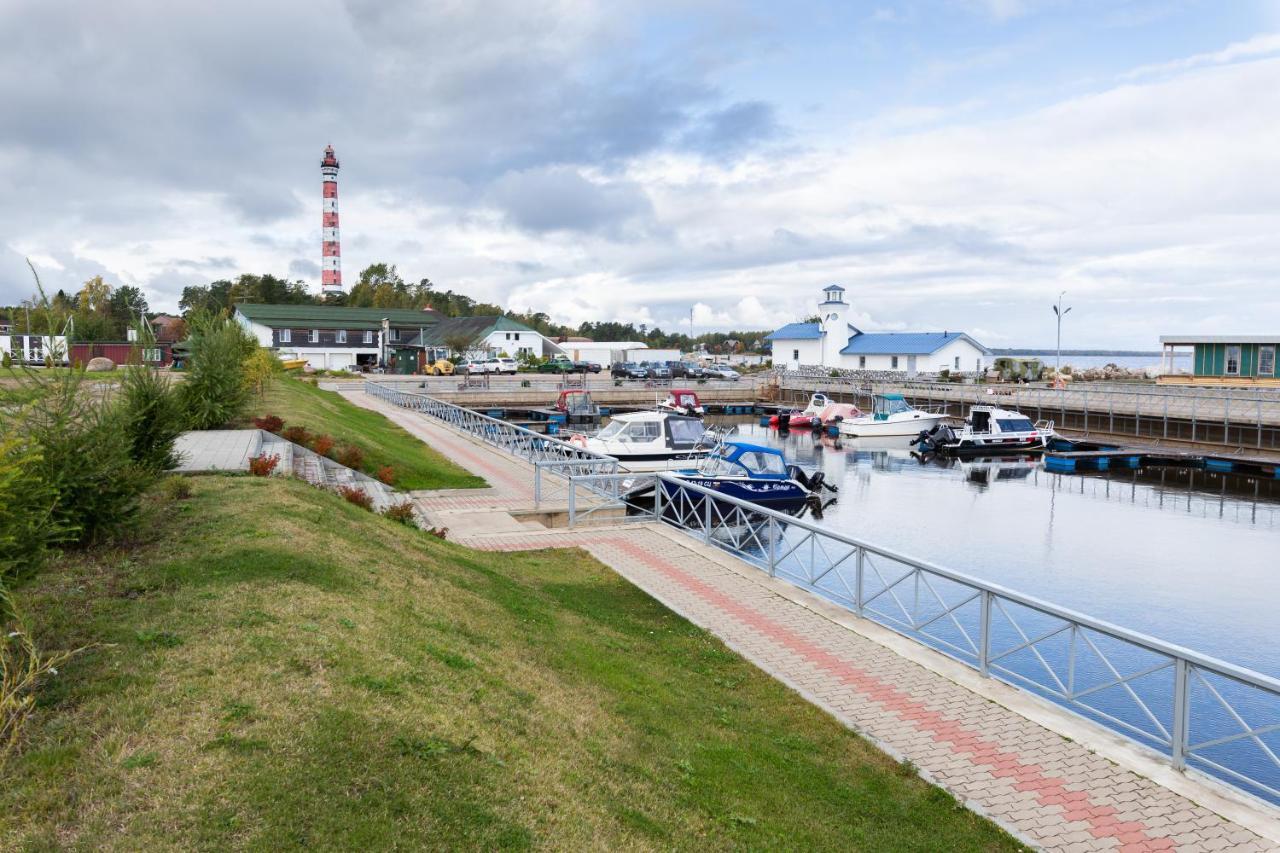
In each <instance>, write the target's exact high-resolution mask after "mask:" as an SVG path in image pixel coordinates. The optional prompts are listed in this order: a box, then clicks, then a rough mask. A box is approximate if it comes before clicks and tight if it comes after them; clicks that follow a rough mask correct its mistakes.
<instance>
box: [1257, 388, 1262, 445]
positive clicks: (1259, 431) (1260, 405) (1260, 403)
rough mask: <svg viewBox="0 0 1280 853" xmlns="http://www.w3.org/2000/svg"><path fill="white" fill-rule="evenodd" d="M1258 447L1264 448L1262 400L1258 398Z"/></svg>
mask: <svg viewBox="0 0 1280 853" xmlns="http://www.w3.org/2000/svg"><path fill="white" fill-rule="evenodd" d="M1258 447H1262V398H1261V397H1259V398H1258Z"/></svg>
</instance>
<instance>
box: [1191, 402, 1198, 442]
mask: <svg viewBox="0 0 1280 853" xmlns="http://www.w3.org/2000/svg"><path fill="white" fill-rule="evenodd" d="M1196 399H1197V397H1196V395H1195V394H1192V395H1191V440H1192V441H1195V440H1196Z"/></svg>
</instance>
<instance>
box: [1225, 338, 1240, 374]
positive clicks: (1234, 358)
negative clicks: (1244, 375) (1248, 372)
mask: <svg viewBox="0 0 1280 853" xmlns="http://www.w3.org/2000/svg"><path fill="white" fill-rule="evenodd" d="M1227 375H1228V376H1239V375H1240V347H1239V346H1238V345H1235V344H1232V345H1229V346H1228V347H1227Z"/></svg>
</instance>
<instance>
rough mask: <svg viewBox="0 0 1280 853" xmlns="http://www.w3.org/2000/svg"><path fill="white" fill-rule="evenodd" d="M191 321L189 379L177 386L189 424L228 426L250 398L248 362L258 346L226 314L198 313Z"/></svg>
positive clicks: (242, 410)
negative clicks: (246, 365) (246, 364)
mask: <svg viewBox="0 0 1280 853" xmlns="http://www.w3.org/2000/svg"><path fill="white" fill-rule="evenodd" d="M189 325H190V329H191V337H190V339H189V340H190V344H191V358H190V360H189V361H188V363H187V380H186V381H185V382H183V383H182V384H181V385H180V386H178V387H179V389H180V393H179V396H180V399H181V401H182V409H183V411H184V412H185V413H186V418H187V424H188V426H189V427H190V428H191V429H215V428H217V427H221V426H226V425H227V424H229V423H231V422H232V421H234V420H235V419H236V418H238V417H240V415H241V414H242V413H243V412H244V408H245V405H246V404H247V403H248V401H249V393H250V388H249V380H248V374H247V372H246V367H245V363H246V361H247V360H248V359H249V358H250V356H252V355H253V353H254V352H255V351H256V350H257V348H258V346H257V344H256V343H255V342H254V341H253V339H252V338H250V337H249V336H248V334H246V333H245V331H244V330H243V329H242V328H241V327H240V324H239V323H237V322H235V321H234V320H232V319H230V318H229V317H227V316H226V315H225V314H218V315H210V314H197V315H196V316H194V317H192V318H191V322H190V324H189Z"/></svg>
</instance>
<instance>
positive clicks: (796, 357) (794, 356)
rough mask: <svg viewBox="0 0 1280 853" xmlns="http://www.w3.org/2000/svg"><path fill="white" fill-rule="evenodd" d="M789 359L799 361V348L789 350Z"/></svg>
mask: <svg viewBox="0 0 1280 853" xmlns="http://www.w3.org/2000/svg"><path fill="white" fill-rule="evenodd" d="M791 360H792V361H799V360H800V350H798V349H793V350H792V351H791Z"/></svg>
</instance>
